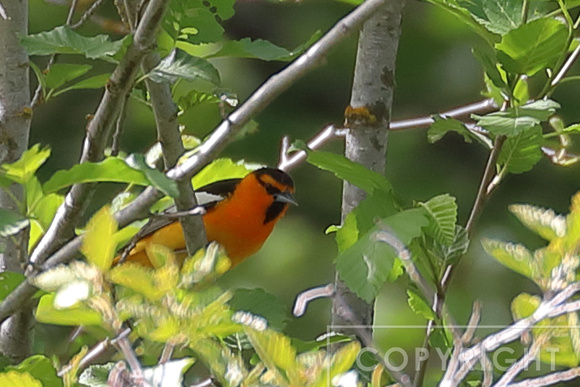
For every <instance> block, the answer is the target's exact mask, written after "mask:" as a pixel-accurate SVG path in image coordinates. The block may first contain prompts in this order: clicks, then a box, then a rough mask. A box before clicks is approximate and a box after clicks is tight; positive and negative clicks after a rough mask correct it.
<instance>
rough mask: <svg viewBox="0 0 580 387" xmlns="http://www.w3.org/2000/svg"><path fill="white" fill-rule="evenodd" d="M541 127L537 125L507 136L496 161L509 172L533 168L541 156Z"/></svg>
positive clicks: (521, 171) (519, 171) (520, 171)
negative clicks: (515, 134) (513, 135)
mask: <svg viewBox="0 0 580 387" xmlns="http://www.w3.org/2000/svg"><path fill="white" fill-rule="evenodd" d="M542 141H543V138H542V128H541V126H539V125H536V126H534V127H532V128H531V129H529V130H527V131H525V132H523V133H520V134H518V135H517V136H515V137H509V138H508V139H507V140H506V141H505V142H504V144H503V147H502V148H501V151H500V153H499V156H498V159H497V163H498V164H499V165H501V166H502V167H504V168H507V171H508V172H509V173H523V172H527V171H529V170H530V169H532V168H533V166H534V165H536V164H537V163H538V161H540V159H541V158H542Z"/></svg>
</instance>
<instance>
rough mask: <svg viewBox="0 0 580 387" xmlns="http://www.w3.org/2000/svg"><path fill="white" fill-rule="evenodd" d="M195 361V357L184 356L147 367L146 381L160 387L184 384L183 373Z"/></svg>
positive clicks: (144, 374)
mask: <svg viewBox="0 0 580 387" xmlns="http://www.w3.org/2000/svg"><path fill="white" fill-rule="evenodd" d="M194 362H195V359H193V358H190V357H184V358H181V359H178V360H172V361H168V362H166V363H163V364H159V365H157V366H155V367H150V368H145V369H144V370H143V377H144V382H145V384H149V385H151V386H160V387H165V386H167V387H169V386H181V385H182V384H183V375H184V374H185V372H186V371H187V370H188V369H189V367H191V366H192V365H193V363H194Z"/></svg>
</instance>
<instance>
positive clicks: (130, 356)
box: [111, 328, 143, 384]
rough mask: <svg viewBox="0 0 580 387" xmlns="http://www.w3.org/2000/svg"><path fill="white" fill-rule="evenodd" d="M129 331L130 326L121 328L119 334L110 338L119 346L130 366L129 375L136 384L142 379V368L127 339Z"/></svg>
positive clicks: (113, 343)
mask: <svg viewBox="0 0 580 387" xmlns="http://www.w3.org/2000/svg"><path fill="white" fill-rule="evenodd" d="M130 333H131V329H130V328H126V329H125V330H123V331H122V332H121V333H120V334H119V336H117V337H116V338H115V339H113V340H111V344H112V345H115V346H116V347H118V348H119V350H120V351H121V353H122V354H123V356H124V357H125V360H126V361H127V363H128V364H129V367H130V368H131V377H132V379H133V381H134V382H135V383H136V384H139V381H140V380H143V369H142V368H141V363H139V359H138V358H137V354H136V353H135V351H134V350H133V346H132V345H131V342H130V341H129V334H130Z"/></svg>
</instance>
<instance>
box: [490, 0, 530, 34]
mask: <svg viewBox="0 0 580 387" xmlns="http://www.w3.org/2000/svg"><path fill="white" fill-rule="evenodd" d="M481 5H482V10H483V12H484V14H485V20H482V24H483V25H484V26H485V27H486V28H487V29H488V30H489V31H491V32H493V33H496V34H500V35H504V34H506V33H508V32H509V31H511V30H513V29H515V28H517V27H519V26H520V25H521V23H522V2H521V1H520V0H484V1H481ZM479 20H481V19H479Z"/></svg>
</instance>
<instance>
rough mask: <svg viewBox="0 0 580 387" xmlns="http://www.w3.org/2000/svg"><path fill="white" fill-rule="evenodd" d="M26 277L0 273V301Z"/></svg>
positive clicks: (13, 273)
mask: <svg viewBox="0 0 580 387" xmlns="http://www.w3.org/2000/svg"><path fill="white" fill-rule="evenodd" d="M25 279H26V277H25V276H24V274H21V273H16V272H12V271H4V272H2V273H0V301H3V300H4V299H5V298H6V296H8V295H9V294H10V293H12V291H13V290H14V289H16V288H17V287H18V285H20V284H21V283H22V282H24V280H25Z"/></svg>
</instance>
